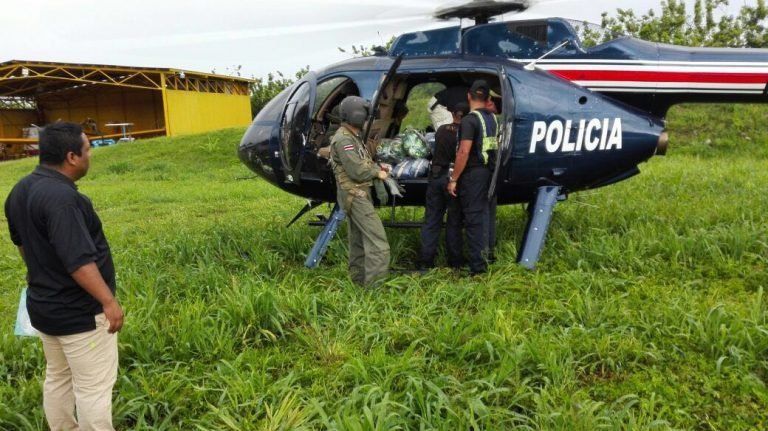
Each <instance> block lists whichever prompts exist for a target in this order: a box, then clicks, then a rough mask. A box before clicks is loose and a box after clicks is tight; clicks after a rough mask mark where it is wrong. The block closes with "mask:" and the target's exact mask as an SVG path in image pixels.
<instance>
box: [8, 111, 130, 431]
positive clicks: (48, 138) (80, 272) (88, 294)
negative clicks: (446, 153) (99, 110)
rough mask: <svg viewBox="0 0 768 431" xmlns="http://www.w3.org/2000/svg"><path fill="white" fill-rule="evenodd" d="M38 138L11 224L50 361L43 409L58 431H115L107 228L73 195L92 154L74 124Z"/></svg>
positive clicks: (11, 207)
mask: <svg viewBox="0 0 768 431" xmlns="http://www.w3.org/2000/svg"><path fill="white" fill-rule="evenodd" d="M39 139H40V142H39V143H40V165H39V166H37V167H36V168H35V170H34V171H33V172H32V173H31V174H30V175H27V176H26V177H24V178H22V179H21V181H19V182H18V183H17V184H16V186H14V188H13V190H11V193H10V194H9V195H8V199H7V200H6V201H5V217H6V219H7V220H8V228H9V230H10V234H11V240H12V241H13V243H14V244H16V246H18V248H19V252H20V253H21V255H22V257H23V258H24V262H25V264H26V266H27V282H28V286H29V288H28V289H27V311H28V312H29V317H30V320H31V322H32V326H34V327H35V329H37V330H38V331H39V333H40V338H41V340H42V342H43V350H44V352H45V358H46V363H47V365H46V373H45V374H46V375H45V384H44V388H43V408H44V410H45V416H46V419H47V420H48V425H49V426H50V428H51V429H54V430H58V429H78V427H79V428H80V429H98V430H111V429H113V428H112V387H113V386H114V383H115V381H116V379H117V335H116V332H117V331H119V330H120V328H122V325H123V311H122V308H121V307H120V304H119V303H118V302H117V299H116V298H115V287H116V285H115V269H114V265H113V263H112V255H111V253H110V250H109V244H107V239H106V237H105V236H104V231H103V229H102V226H101V221H100V220H99V217H98V216H97V215H96V212H95V211H94V209H93V205H92V204H91V201H90V200H89V199H88V198H87V197H86V196H85V195H83V194H81V193H79V192H78V191H77V187H76V186H75V181H77V180H79V179H80V178H82V177H83V176H85V174H86V173H87V172H88V168H89V167H90V158H91V146H90V143H89V142H88V138H87V137H86V136H85V134H84V133H83V130H82V128H81V127H80V125H78V124H74V123H61V122H58V123H54V124H51V125H49V126H47V127H45V128H44V129H43V130H42V131H41V132H40V138H39ZM75 407H77V419H75Z"/></svg>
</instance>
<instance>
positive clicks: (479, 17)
mask: <svg viewBox="0 0 768 431" xmlns="http://www.w3.org/2000/svg"><path fill="white" fill-rule="evenodd" d="M528 6H529V5H528V1H526V0H523V1H494V0H473V1H471V2H469V3H466V4H463V5H460V6H454V7H448V8H443V9H438V10H437V11H435V14H434V15H433V16H434V17H435V18H436V19H442V20H449V19H453V18H461V19H463V18H470V19H473V20H475V25H482V24H488V23H489V22H490V21H491V18H493V17H494V16H496V15H502V14H505V13H507V12H522V11H524V10H526V9H528Z"/></svg>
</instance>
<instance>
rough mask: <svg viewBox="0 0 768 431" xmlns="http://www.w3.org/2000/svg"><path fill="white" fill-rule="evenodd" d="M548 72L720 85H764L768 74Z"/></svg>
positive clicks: (600, 78)
mask: <svg viewBox="0 0 768 431" xmlns="http://www.w3.org/2000/svg"><path fill="white" fill-rule="evenodd" d="M548 72H550V73H552V74H553V75H557V76H559V77H561V78H563V79H567V80H569V81H634V82H699V83H718V84H724V83H728V84H763V83H766V82H768V73H706V72H705V73H701V72H699V73H697V72H641V71H631V70H565V69H554V68H552V69H548Z"/></svg>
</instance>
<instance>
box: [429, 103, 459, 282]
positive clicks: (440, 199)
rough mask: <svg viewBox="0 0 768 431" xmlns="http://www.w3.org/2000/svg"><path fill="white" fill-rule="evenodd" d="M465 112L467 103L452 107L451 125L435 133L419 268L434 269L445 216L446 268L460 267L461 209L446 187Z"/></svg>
mask: <svg viewBox="0 0 768 431" xmlns="http://www.w3.org/2000/svg"><path fill="white" fill-rule="evenodd" d="M467 111H468V107H467V103H466V102H460V103H457V104H455V105H454V106H452V112H451V113H452V115H453V122H452V123H451V124H444V125H442V126H440V127H439V128H438V129H437V132H435V154H433V155H432V166H431V168H430V173H429V184H428V185H427V196H426V205H425V208H424V225H423V226H422V228H421V256H420V259H419V260H420V267H421V268H422V269H429V268H432V267H434V266H435V254H437V243H438V240H439V239H440V230H441V228H442V224H443V214H445V213H446V211H447V212H448V218H447V220H446V232H445V245H446V254H447V255H448V265H449V266H450V267H452V268H460V267H461V266H462V264H463V260H464V257H463V248H464V245H463V241H462V236H461V223H462V220H461V208H460V207H459V202H458V201H457V200H456V198H454V197H452V196H449V195H448V192H447V190H446V187H447V186H448V176H449V167H450V165H451V164H452V163H453V161H454V159H455V158H456V144H457V140H458V132H459V123H460V122H461V118H462V116H463V115H464V113H466V112H467Z"/></svg>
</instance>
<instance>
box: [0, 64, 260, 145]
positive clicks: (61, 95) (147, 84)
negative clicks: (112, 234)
mask: <svg viewBox="0 0 768 431" xmlns="http://www.w3.org/2000/svg"><path fill="white" fill-rule="evenodd" d="M253 82H255V81H254V80H251V79H245V78H240V77H233V76H223V75H216V74H207V73H199V72H193V71H186V70H180V69H162V68H142V67H130V66H109V65H98V64H73V63H49V62H40V61H22V60H12V61H7V62H4V63H0V110H3V109H14V108H17V107H19V106H24V105H27V106H29V107H30V109H35V107H36V106H38V104H39V103H40V102H41V101H45V100H62V101H63V100H68V99H69V97H70V95H71V94H75V92H78V93H80V92H83V91H88V89H89V88H91V89H94V90H96V91H99V90H98V89H97V88H96V87H99V86H110V87H121V88H125V89H134V90H145V91H146V90H148V91H159V92H160V94H161V95H162V103H163V112H162V115H163V121H164V122H165V130H164V131H165V134H166V135H168V136H175V135H177V134H183V133H194V132H197V131H204V130H212V129H215V128H220V127H232V126H239V125H247V124H248V122H250V119H251V117H250V96H249V93H250V85H251V84H252V83H253ZM193 93H198V94H199V97H197V98H195V97H192V94H193ZM46 106H47V105H46ZM157 113H158V114H159V112H157ZM162 131H163V129H152V130H150V132H153V133H154V132H162ZM141 133H142V131H141V130H135V131H134V132H133V134H141ZM0 137H1V136H0Z"/></svg>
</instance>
